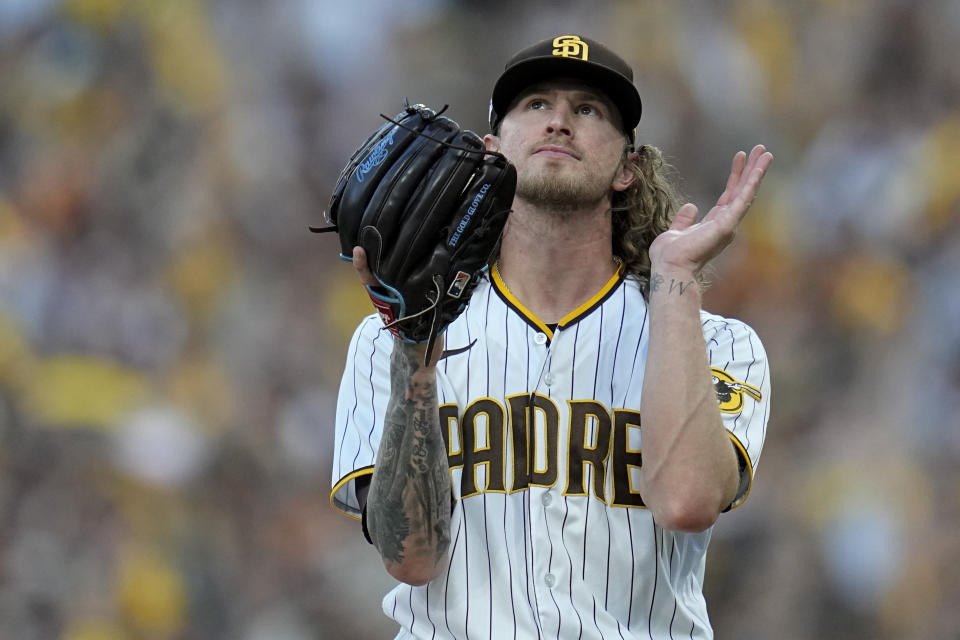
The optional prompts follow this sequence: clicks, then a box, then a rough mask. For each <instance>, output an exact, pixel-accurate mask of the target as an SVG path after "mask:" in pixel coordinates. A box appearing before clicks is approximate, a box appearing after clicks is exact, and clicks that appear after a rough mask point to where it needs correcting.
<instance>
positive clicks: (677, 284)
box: [650, 271, 697, 296]
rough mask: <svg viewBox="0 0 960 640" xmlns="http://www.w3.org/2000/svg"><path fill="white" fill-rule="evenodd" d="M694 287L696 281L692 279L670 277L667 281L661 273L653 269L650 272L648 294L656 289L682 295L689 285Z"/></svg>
mask: <svg viewBox="0 0 960 640" xmlns="http://www.w3.org/2000/svg"><path fill="white" fill-rule="evenodd" d="M691 286H692V287H696V286H697V283H696V282H694V281H693V280H686V281H684V280H677V279H676V278H670V281H669V282H667V279H666V278H664V277H663V276H662V275H661V274H659V273H657V272H656V271H654V272H653V273H651V274H650V294H651V295H652V294H654V293H656V292H657V291H663V292H664V293H667V294H675V295H678V296H682V295H683V294H684V293H686V292H687V290H688V289H689V288H690V287H691Z"/></svg>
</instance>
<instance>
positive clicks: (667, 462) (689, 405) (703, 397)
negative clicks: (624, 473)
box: [641, 270, 737, 530]
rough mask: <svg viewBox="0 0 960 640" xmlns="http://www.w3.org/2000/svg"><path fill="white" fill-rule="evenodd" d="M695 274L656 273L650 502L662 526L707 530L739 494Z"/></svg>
mask: <svg viewBox="0 0 960 640" xmlns="http://www.w3.org/2000/svg"><path fill="white" fill-rule="evenodd" d="M700 304H701V294H700V290H699V285H698V284H697V282H696V281H695V279H694V277H693V275H692V274H688V273H683V272H679V271H674V272H668V271H659V270H654V271H653V272H652V273H651V280H650V331H651V334H650V349H649V351H648V354H647V364H646V373H645V377H644V385H643V397H642V405H641V407H642V413H643V432H642V433H643V467H642V478H643V480H642V481H643V488H642V490H643V496H644V501H645V502H646V503H647V506H648V507H650V508H651V510H652V511H653V513H654V516H655V518H657V519H658V520H660V522H661V524H662V525H663V526H666V527H668V528H675V529H682V530H701V529H703V528H706V527H707V526H709V525H710V524H712V523H713V521H714V520H715V519H716V516H717V514H718V513H719V511H720V510H721V509H722V508H723V507H724V506H725V504H724V503H725V502H728V501H729V500H732V498H733V495H732V494H733V492H735V490H736V479H737V476H736V455H735V453H734V451H733V447H732V445H731V443H730V439H729V436H728V435H727V434H726V431H725V430H724V429H723V424H722V421H721V419H720V411H719V408H718V405H717V398H716V392H715V391H714V388H713V385H712V383H711V379H710V372H709V363H708V361H707V356H706V345H705V344H704V341H703V330H702V328H701V324H700Z"/></svg>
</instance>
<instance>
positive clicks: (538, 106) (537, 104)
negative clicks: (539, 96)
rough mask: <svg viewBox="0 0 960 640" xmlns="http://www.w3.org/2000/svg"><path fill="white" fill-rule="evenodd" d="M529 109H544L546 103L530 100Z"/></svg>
mask: <svg viewBox="0 0 960 640" xmlns="http://www.w3.org/2000/svg"><path fill="white" fill-rule="evenodd" d="M529 108H530V109H546V108H547V103H546V102H544V101H543V100H531V101H530V106H529Z"/></svg>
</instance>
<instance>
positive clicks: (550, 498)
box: [540, 493, 553, 507]
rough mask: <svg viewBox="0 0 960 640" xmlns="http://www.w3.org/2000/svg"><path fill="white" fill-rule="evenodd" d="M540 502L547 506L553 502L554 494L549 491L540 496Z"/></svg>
mask: <svg viewBox="0 0 960 640" xmlns="http://www.w3.org/2000/svg"><path fill="white" fill-rule="evenodd" d="M540 502H541V504H543V506H545V507H547V506H549V505H550V503H551V502H553V496H552V495H550V494H549V493H544V494H543V495H542V496H540Z"/></svg>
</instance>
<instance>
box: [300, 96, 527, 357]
mask: <svg viewBox="0 0 960 640" xmlns="http://www.w3.org/2000/svg"><path fill="white" fill-rule="evenodd" d="M444 110H445V108H444V109H441V110H440V112H439V113H435V112H434V111H433V110H432V109H429V108H427V107H425V106H423V105H420V104H418V105H412V106H411V105H407V106H406V108H405V109H404V110H403V111H402V112H400V113H399V114H397V115H396V116H395V117H394V118H392V119H391V118H387V117H386V116H383V117H384V118H385V119H386V120H387V122H386V123H385V124H384V125H383V126H382V127H380V129H379V130H377V131H376V132H375V133H374V134H373V135H372V136H370V137H369V138H368V139H367V141H366V142H364V143H363V144H362V145H361V146H360V148H359V149H358V150H357V151H356V152H355V153H354V154H353V157H351V158H350V161H349V162H348V163H347V165H346V167H344V169H343V171H342V172H341V173H340V177H339V179H338V180H337V185H336V187H335V188H334V192H333V196H332V198H331V199H330V205H329V207H328V210H327V217H328V220H329V222H330V223H332V226H330V227H326V228H321V229H318V228H315V227H311V231H315V232H323V231H336V232H337V233H338V235H339V237H340V251H341V253H340V257H341V258H343V259H345V260H352V255H353V248H354V247H355V246H360V247H362V248H363V249H364V250H365V251H366V254H367V262H368V264H369V267H370V270H371V271H372V273H373V275H374V277H376V279H377V281H378V282H379V283H380V284H379V286H370V287H367V290H368V293H369V294H370V299H371V300H372V301H373V304H374V306H375V307H376V308H377V311H378V312H379V314H380V317H381V318H382V319H383V323H384V326H385V327H386V328H387V329H389V330H390V331H391V332H392V333H393V334H394V335H395V336H397V337H398V338H400V339H402V340H404V341H406V342H414V343H423V342H426V343H428V344H427V363H428V364H429V358H430V353H431V352H432V351H433V345H434V341H435V340H436V337H437V336H438V335H439V334H440V333H441V332H443V330H444V329H445V328H446V327H447V325H449V324H450V323H451V322H452V321H453V320H454V319H455V318H456V317H457V316H458V315H460V313H461V312H462V311H463V309H464V307H465V306H466V304H467V300H468V299H469V297H470V294H471V293H472V291H473V288H474V287H475V286H476V284H477V282H478V280H479V279H480V277H481V276H482V274H483V273H484V272H485V271H486V270H487V268H488V267H489V264H490V260H491V259H492V257H493V253H494V251H495V250H496V248H497V245H498V243H499V240H500V234H501V232H502V231H503V226H504V224H505V223H506V220H507V215H508V214H509V213H510V206H511V204H512V202H513V194H514V191H515V189H516V183H517V174H516V169H515V168H514V167H513V165H512V164H510V163H509V162H508V161H507V160H506V158H504V157H503V156H502V155H500V154H498V153H493V152H489V151H486V150H485V149H484V145H483V140H481V139H480V137H479V136H478V135H477V134H475V133H474V132H472V131H467V130H462V129H461V128H460V125H458V124H457V123H456V122H454V121H453V120H451V119H449V118H446V117H444V116H442V115H440V114H441V113H443V111H444Z"/></svg>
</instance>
